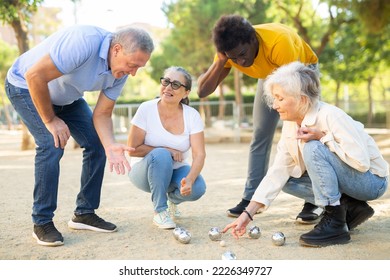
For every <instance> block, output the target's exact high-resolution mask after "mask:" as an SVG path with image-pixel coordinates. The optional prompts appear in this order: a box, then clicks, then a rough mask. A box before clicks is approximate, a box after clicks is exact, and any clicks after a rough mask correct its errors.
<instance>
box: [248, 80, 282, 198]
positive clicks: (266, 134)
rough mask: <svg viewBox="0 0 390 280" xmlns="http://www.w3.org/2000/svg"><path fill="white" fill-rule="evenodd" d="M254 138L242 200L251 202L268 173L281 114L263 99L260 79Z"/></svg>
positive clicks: (255, 101)
mask: <svg viewBox="0 0 390 280" xmlns="http://www.w3.org/2000/svg"><path fill="white" fill-rule="evenodd" d="M252 115H253V136H252V141H251V144H250V149H249V162H248V175H247V180H246V182H245V190H244V193H243V196H242V198H243V199H245V200H251V199H252V196H253V194H254V193H255V191H256V189H257V187H258V186H259V184H260V182H261V180H263V178H264V176H265V174H266V173H267V171H268V164H269V159H270V154H271V148H272V140H273V138H274V134H275V129H276V125H277V124H278V121H279V113H278V112H276V111H275V110H274V109H271V108H270V107H268V105H267V104H266V102H265V101H264V98H263V80H261V79H259V80H258V84H257V92H256V95H255V100H254V103H253V113H252Z"/></svg>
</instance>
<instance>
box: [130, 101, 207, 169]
mask: <svg viewBox="0 0 390 280" xmlns="http://www.w3.org/2000/svg"><path fill="white" fill-rule="evenodd" d="M159 101H160V98H156V99H153V100H150V101H146V102H143V103H142V104H141V105H140V106H139V108H138V110H137V112H136V113H135V115H134V117H133V119H132V120H131V123H132V124H133V125H135V126H137V127H139V128H141V129H142V130H144V131H145V132H146V135H145V141H144V144H145V145H148V146H152V147H169V148H172V149H176V150H179V151H181V152H182V153H183V162H175V163H174V166H173V168H174V169H176V168H179V167H181V166H183V165H185V164H186V162H187V159H188V156H189V149H190V148H191V143H190V135H191V134H195V133H199V132H201V131H203V129H204V125H203V120H202V118H201V116H200V114H199V112H198V111H197V110H195V109H194V108H192V107H190V106H187V105H185V104H182V106H183V118H184V132H183V133H182V134H180V135H176V134H172V133H170V132H169V131H167V130H166V129H165V128H164V126H163V125H162V123H161V120H160V115H159V113H158V108H157V103H158V102H159Z"/></svg>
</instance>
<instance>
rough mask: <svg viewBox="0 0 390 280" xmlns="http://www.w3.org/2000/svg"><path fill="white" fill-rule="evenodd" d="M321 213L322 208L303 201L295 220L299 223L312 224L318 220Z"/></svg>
mask: <svg viewBox="0 0 390 280" xmlns="http://www.w3.org/2000/svg"><path fill="white" fill-rule="evenodd" d="M323 213H324V209H323V208H321V207H318V206H316V205H314V204H311V203H309V202H305V204H304V205H303V209H302V211H301V213H299V214H298V216H297V217H296V220H297V222H298V223H301V224H314V223H316V222H317V221H318V219H319V218H321V216H322V214H323Z"/></svg>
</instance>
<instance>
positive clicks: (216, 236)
mask: <svg viewBox="0 0 390 280" xmlns="http://www.w3.org/2000/svg"><path fill="white" fill-rule="evenodd" d="M209 237H210V239H211V240H212V241H219V240H221V238H222V232H221V231H220V229H219V228H218V227H212V228H211V229H210V230H209Z"/></svg>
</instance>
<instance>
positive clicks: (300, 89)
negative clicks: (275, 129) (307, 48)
mask: <svg viewBox="0 0 390 280" xmlns="http://www.w3.org/2000/svg"><path fill="white" fill-rule="evenodd" d="M274 85H278V86H280V87H282V89H283V90H284V91H285V93H286V94H288V95H290V96H292V97H294V98H296V99H297V100H300V98H301V96H305V97H306V99H307V101H308V102H307V103H306V105H304V106H303V107H302V108H300V109H301V110H300V111H301V112H302V113H306V112H307V111H308V110H309V109H310V108H311V107H313V106H314V105H315V104H317V102H318V101H319V100H320V97H321V87H320V79H319V71H318V70H313V69H312V68H311V67H309V66H306V65H305V64H303V63H301V62H298V61H296V62H292V63H289V64H286V65H283V66H281V67H279V68H278V69H276V70H275V71H274V72H273V73H272V74H270V75H269V76H268V77H267V79H266V81H265V82H264V99H265V101H266V103H267V105H268V106H269V107H271V108H272V104H273V102H274V97H273V96H272V88H273V86H274Z"/></svg>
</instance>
